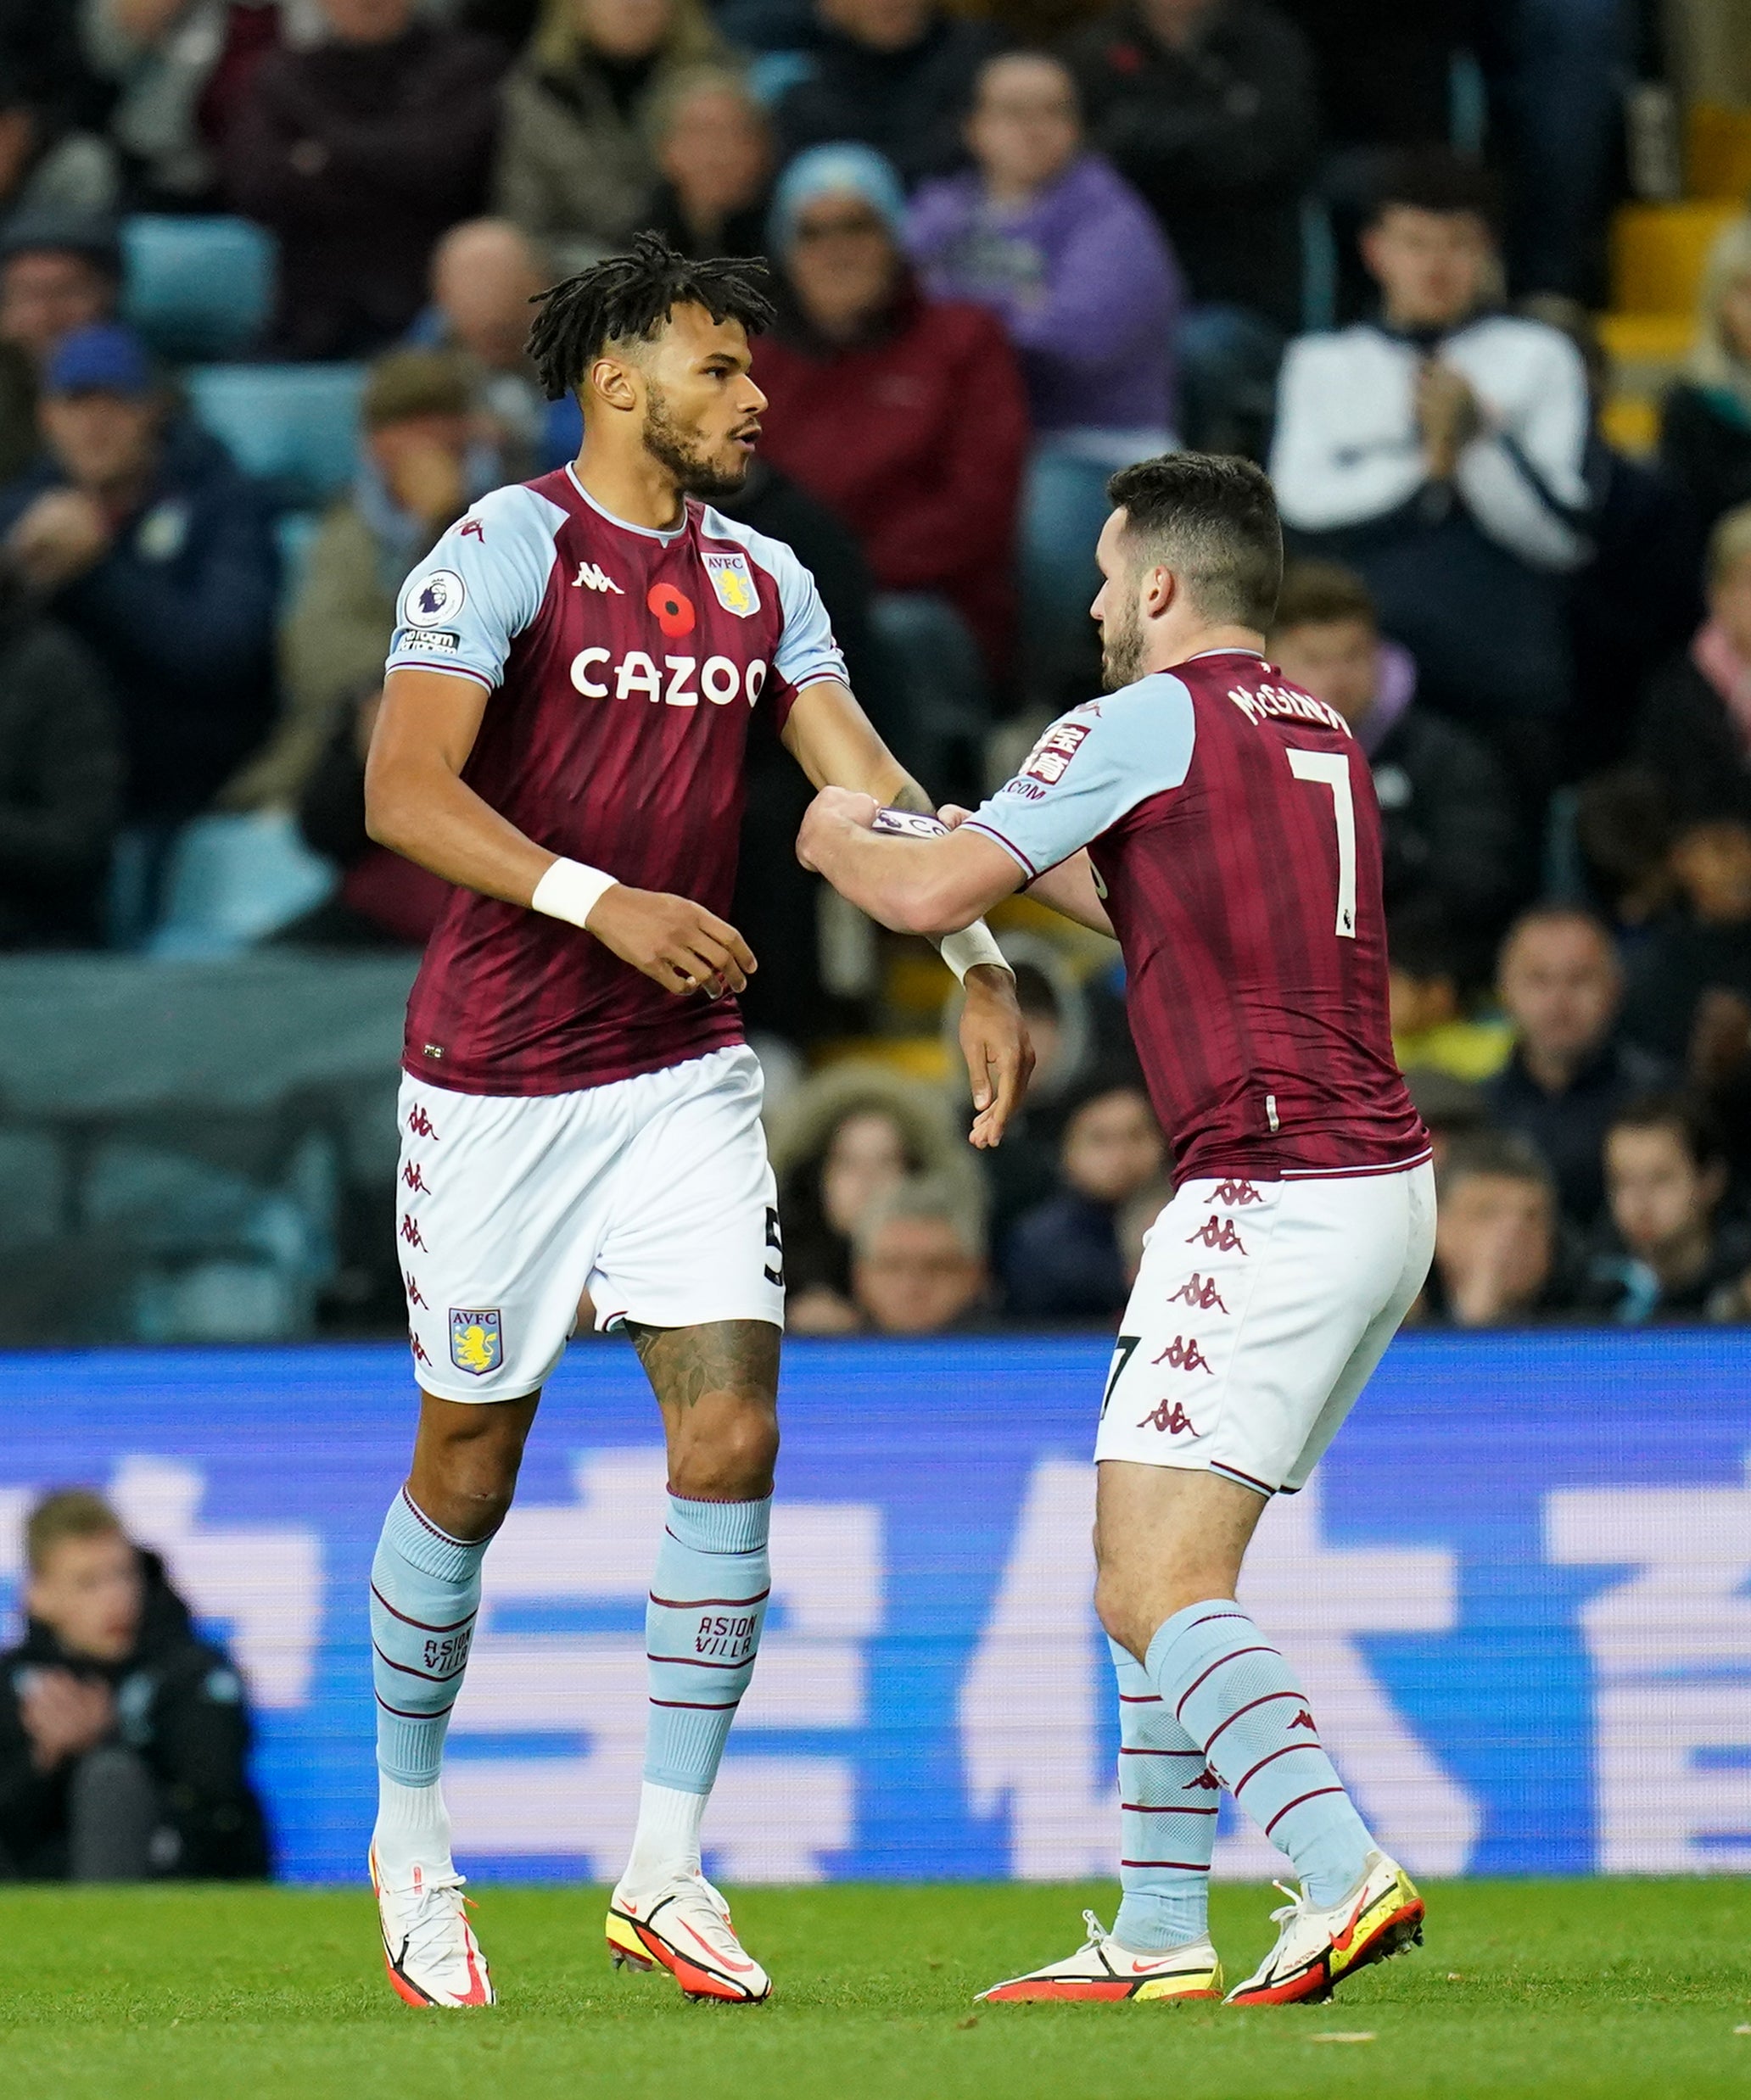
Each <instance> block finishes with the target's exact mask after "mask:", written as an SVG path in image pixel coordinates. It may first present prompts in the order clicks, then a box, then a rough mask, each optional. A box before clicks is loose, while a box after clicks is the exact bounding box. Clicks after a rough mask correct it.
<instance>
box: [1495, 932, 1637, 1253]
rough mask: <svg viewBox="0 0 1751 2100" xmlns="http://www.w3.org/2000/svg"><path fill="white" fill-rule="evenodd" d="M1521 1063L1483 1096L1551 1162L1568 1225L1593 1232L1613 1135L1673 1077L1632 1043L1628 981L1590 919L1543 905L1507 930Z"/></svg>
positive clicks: (1504, 973)
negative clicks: (1622, 1025) (1625, 1114)
mask: <svg viewBox="0 0 1751 2100" xmlns="http://www.w3.org/2000/svg"><path fill="white" fill-rule="evenodd" d="M1497 991H1498V993H1499V995H1500V997H1501V1001H1502V1011H1503V1013H1504V1014H1507V1016H1508V1019H1509V1020H1510V1021H1511V1022H1512V1023H1513V1029H1514V1048H1513V1056H1512V1057H1511V1058H1509V1059H1508V1063H1507V1064H1505V1065H1504V1066H1503V1067H1502V1070H1500V1071H1499V1072H1497V1073H1496V1075H1495V1076H1494V1077H1493V1078H1492V1079H1491V1080H1489V1081H1487V1082H1486V1083H1485V1088H1484V1092H1485V1096H1486V1097H1487V1098H1488V1100H1489V1103H1490V1112H1491V1115H1492V1116H1494V1118H1495V1120H1496V1122H1497V1124H1499V1125H1501V1126H1502V1128H1503V1129H1504V1130H1508V1131H1519V1133H1520V1135H1521V1136H1522V1137H1525V1138H1526V1139H1527V1140H1528V1141H1529V1142H1530V1143H1531V1144H1533V1145H1534V1146H1536V1148H1537V1150H1538V1152H1539V1153H1540V1154H1541V1156H1542V1157H1543V1158H1544V1159H1546V1160H1547V1161H1548V1162H1549V1164H1550V1168H1551V1171H1552V1175H1553V1176H1554V1178H1555V1183H1556V1187H1557V1189H1558V1194H1559V1196H1560V1198H1561V1201H1562V1208H1563V1211H1564V1215H1565V1216H1566V1217H1567V1218H1568V1219H1569V1221H1570V1222H1571V1224H1573V1225H1574V1226H1576V1227H1578V1228H1579V1229H1580V1230H1581V1231H1582V1232H1586V1231H1589V1230H1591V1228H1592V1226H1593V1225H1594V1223H1595V1222H1596V1221H1597V1218H1598V1215H1599V1212H1600V1209H1601V1207H1602V1206H1603V1202H1604V1197H1605V1185H1604V1178H1603V1165H1602V1159H1603V1146H1604V1142H1605V1132H1606V1131H1607V1129H1608V1127H1609V1125H1610V1123H1611V1120H1612V1118H1613V1117H1614V1115H1615V1114H1617V1112H1618V1110H1619V1109H1621V1108H1622V1107H1623V1106H1624V1104H1625V1102H1627V1101H1630V1100H1632V1099H1633V1098H1634V1097H1636V1095H1638V1094H1643V1093H1648V1092H1653V1091H1654V1090H1656V1089H1657V1088H1659V1087H1660V1086H1663V1085H1664V1084H1665V1082H1666V1081H1667V1078H1668V1075H1669V1074H1668V1068H1667V1067H1666V1066H1665V1065H1664V1064H1662V1063H1661V1062H1660V1061H1659V1059H1658V1058H1653V1057H1651V1056H1649V1055H1648V1053H1647V1052H1646V1051H1645V1050H1642V1049H1640V1048H1638V1047H1636V1046H1635V1045H1634V1044H1632V1043H1630V1042H1625V1041H1624V1039H1623V1037H1622V1036H1621V1035H1620V1032H1619V1027H1618V1020H1619V1015H1620V1011H1621V1008H1622V1006H1623V996H1624V975H1623V968H1622V965H1621V964H1620V962H1619V960H1618V955H1617V950H1616V948H1615V947H1614V945H1613V942H1612V939H1611V936H1610V934H1609V932H1608V930H1606V928H1605V927H1604V925H1603V924H1602V923H1601V922H1600V921H1599V920H1598V919H1596V918H1594V917H1593V915H1592V913H1590V912H1583V911H1576V910H1574V909H1572V908H1569V907H1568V906H1566V905H1540V906H1538V907H1536V908H1535V909H1533V910H1531V911H1529V912H1526V913H1523V914H1522V915H1521V916H1520V918H1519V919H1517V920H1516V921H1515V922H1514V924H1513V926H1511V927H1510V928H1509V929H1508V937H1507V939H1506V940H1505V941H1503V942H1502V956H1501V961H1500V963H1499V966H1498V972H1497Z"/></svg>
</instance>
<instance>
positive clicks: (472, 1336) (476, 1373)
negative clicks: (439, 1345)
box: [450, 1305, 505, 1378]
mask: <svg viewBox="0 0 1751 2100" xmlns="http://www.w3.org/2000/svg"><path fill="white" fill-rule="evenodd" d="M504 1360H505V1323H504V1321H503V1319H502V1318H501V1315H500V1312H499V1309H498V1307H497V1306H496V1305H494V1306H490V1307H489V1308H488V1309H487V1310H484V1311H481V1312H469V1311H465V1310H462V1308H460V1307H459V1306H456V1305H452V1306H451V1307H450V1361H451V1363H453V1364H454V1365H455V1366H456V1369H457V1370H458V1371H467V1373H468V1374H469V1376H470V1377H475V1378H484V1377H485V1376H486V1374H487V1372H488V1371H496V1370H497V1369H498V1367H499V1366H500V1365H501V1364H502V1363H503V1362H504Z"/></svg>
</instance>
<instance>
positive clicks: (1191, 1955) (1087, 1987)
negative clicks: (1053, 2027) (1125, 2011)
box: [979, 1910, 1222, 2004]
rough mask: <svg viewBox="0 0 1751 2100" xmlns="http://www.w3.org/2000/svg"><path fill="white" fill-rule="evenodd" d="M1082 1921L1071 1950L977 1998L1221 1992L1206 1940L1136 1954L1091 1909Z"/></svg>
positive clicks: (1168, 1996) (1002, 2000) (1001, 2000)
mask: <svg viewBox="0 0 1751 2100" xmlns="http://www.w3.org/2000/svg"><path fill="white" fill-rule="evenodd" d="M1082 1923H1083V1924H1085V1925H1086V1926H1087V1927H1088V1938H1087V1940H1086V1941H1084V1942H1083V1943H1082V1946H1080V1947H1078V1948H1077V1951H1076V1952H1075V1953H1074V1954H1071V1955H1070V1956H1068V1957H1067V1958H1066V1959H1065V1960H1063V1961H1061V1962H1050V1963H1048V1964H1047V1965H1046V1967H1045V1968H1043V1969H1032V1970H1031V1971H1030V1972H1029V1973H1028V1974H1027V1975H1025V1976H1012V1977H1011V1978H1010V1980H1009V1981H1008V1982H1007V1983H997V1984H993V1986H991V1988H990V1990H988V1991H981V1992H980V1993H979V1996H980V1997H981V1998H983V1999H988V2000H990V2001H992V2002H994V2003H997V2004H1013V2003H1014V2002H1016V2001H1017V2000H1023V1999H1030V1998H1088V1999H1093V2000H1095V2001H1097V2002H1098V2001H1099V2000H1103V1999H1105V2000H1118V1999H1122V1998H1138V1999H1148V2000H1151V2001H1171V2000H1172V1999H1176V1998H1219V1997H1221V1996H1222V1963H1220V1962H1219V1961H1217V1958H1216V1949H1215V1948H1214V1947H1213V1946H1211V1944H1210V1942H1209V1941H1208V1940H1192V1941H1188V1942H1187V1943H1186V1945H1185V1946H1171V1947H1166V1948H1157V1949H1155V1950H1152V1951H1150V1952H1147V1953H1138V1952H1134V1951H1133V1949H1132V1948H1130V1947H1127V1946H1120V1944H1119V1942H1118V1941H1116V1939H1114V1938H1113V1936H1112V1935H1111V1934H1110V1932H1108V1931H1107V1930H1106V1929H1105V1926H1104V1925H1103V1924H1101V1922H1100V1920H1099V1918H1097V1917H1096V1916H1095V1915H1094V1912H1093V1911H1091V1910H1085V1911H1084V1912H1083V1913H1082Z"/></svg>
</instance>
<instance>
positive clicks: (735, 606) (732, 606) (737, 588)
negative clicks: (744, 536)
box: [700, 548, 760, 620]
mask: <svg viewBox="0 0 1751 2100" xmlns="http://www.w3.org/2000/svg"><path fill="white" fill-rule="evenodd" d="M700 559H701V560H702V561H703V562H704V563H705V572H706V574H707V575H708V577H710V578H711V587H712V589H713V590H714V591H715V592H716V593H717V594H718V603H719V605H720V606H722V607H723V608H724V612H733V613H734V614H735V615H736V618H737V619H738V620H751V619H752V618H753V617H754V615H755V614H756V613H757V612H758V611H759V610H760V594H759V592H758V590H757V589H755V587H754V579H753V576H752V572H751V571H750V570H749V568H748V565H747V556H746V555H745V554H713V553H711V552H709V551H708V550H705V549H703V548H702V549H701V550H700Z"/></svg>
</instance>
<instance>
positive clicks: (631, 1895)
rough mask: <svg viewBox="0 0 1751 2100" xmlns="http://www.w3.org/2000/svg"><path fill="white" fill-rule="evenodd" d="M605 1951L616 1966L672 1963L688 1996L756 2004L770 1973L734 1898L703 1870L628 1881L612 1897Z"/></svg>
mask: <svg viewBox="0 0 1751 2100" xmlns="http://www.w3.org/2000/svg"><path fill="white" fill-rule="evenodd" d="M606 1930H607V1938H608V1956H609V1958H610V1960H612V1961H613V1964H614V1966H615V1968H616V1969H619V1968H622V1967H625V1966H629V1967H631V1968H633V1969H652V1968H654V1967H657V1966H658V1965H660V1966H661V1967H663V1968H664V1969H668V1970H669V1973H670V1974H671V1975H672V1976H674V1980H675V1981H676V1982H677V1983H678V1984H680V1986H681V1989H682V1990H683V1991H685V1994H686V1995H687V1997H690V1998H718V1999H720V2000H722V2001H723V2002H724V2003H725V2004H729V2005H758V2004H759V2003H760V2002H761V2000H762V1999H763V1998H766V1997H770V1996H771V1993H772V1980H771V1978H770V1977H769V1976H768V1975H767V1974H766V1972H765V1970H764V1969H762V1968H761V1966H760V1964H759V1963H758V1962H754V1961H750V1960H749V1959H748V1957H747V1952H746V1950H745V1949H744V1948H743V1946H742V1944H741V1941H740V1940H738V1939H737V1938H736V1928H735V1926H734V1925H733V1924H730V1906H729V1905H728V1904H727V1903H726V1902H724V1899H723V1897H722V1896H719V1893H718V1891H716V1890H715V1889H714V1888H713V1886H712V1885H711V1884H710V1882H709V1881H708V1880H707V1879H706V1878H705V1876H704V1875H703V1874H677V1875H676V1876H675V1878H674V1880H672V1881H667V1882H664V1883H663V1885H662V1886H661V1887H660V1888H658V1889H655V1890H652V1891H642V1890H640V1891H634V1890H631V1889H629V1888H628V1887H627V1885H626V1884H625V1883H624V1881H623V1882H622V1883H621V1885H620V1886H619V1887H618V1889H616V1890H615V1891H614V1893H613V1896H611V1897H610V1898H609V1899H608V1918H607V1928H606Z"/></svg>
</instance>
